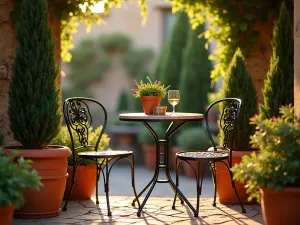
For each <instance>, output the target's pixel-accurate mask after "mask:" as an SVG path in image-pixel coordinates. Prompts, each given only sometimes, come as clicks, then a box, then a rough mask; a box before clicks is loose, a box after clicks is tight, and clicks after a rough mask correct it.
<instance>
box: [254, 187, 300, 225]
mask: <svg viewBox="0 0 300 225" xmlns="http://www.w3.org/2000/svg"><path fill="white" fill-rule="evenodd" d="M259 190H260V194H261V208H262V213H263V218H264V224H265V225H282V224H289V225H298V224H299V215H300V208H299V207H297V205H298V204H299V202H300V187H295V188H283V189H281V190H280V191H278V192H275V191H274V189H269V188H260V189H259Z"/></svg>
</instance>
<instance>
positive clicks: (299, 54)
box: [294, 1, 300, 116]
mask: <svg viewBox="0 0 300 225" xmlns="http://www.w3.org/2000/svg"><path fill="white" fill-rule="evenodd" d="M297 12H298V13H297ZM299 12H300V1H294V62H295V63H294V107H295V114H296V115H297V116H300V64H298V62H299V60H300V13H299Z"/></svg>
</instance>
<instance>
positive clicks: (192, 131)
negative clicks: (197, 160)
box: [177, 126, 211, 151]
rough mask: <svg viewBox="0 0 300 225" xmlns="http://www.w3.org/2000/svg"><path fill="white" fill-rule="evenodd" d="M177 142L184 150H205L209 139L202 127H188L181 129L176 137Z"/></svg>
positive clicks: (208, 144)
mask: <svg viewBox="0 0 300 225" xmlns="http://www.w3.org/2000/svg"><path fill="white" fill-rule="evenodd" d="M177 143H178V145H179V146H180V147H182V148H183V149H184V150H185V151H201V150H207V148H208V147H209V146H210V143H211V142H210V139H209V137H208V134H207V131H206V129H205V128H204V127H200V126H198V127H189V128H187V129H185V130H183V131H182V132H181V133H180V134H179V135H178V137H177Z"/></svg>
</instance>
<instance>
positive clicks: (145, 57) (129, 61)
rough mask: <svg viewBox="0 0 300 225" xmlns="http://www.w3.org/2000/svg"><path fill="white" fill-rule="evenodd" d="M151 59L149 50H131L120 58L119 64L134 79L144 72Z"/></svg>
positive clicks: (151, 54)
mask: <svg viewBox="0 0 300 225" xmlns="http://www.w3.org/2000/svg"><path fill="white" fill-rule="evenodd" d="M152 57H153V51H152V49H150V48H144V49H131V50H129V51H128V52H126V53H124V54H123V55H122V56H121V62H122V64H123V66H124V67H125V69H126V71H127V73H128V74H129V75H131V76H132V77H136V76H137V75H139V74H140V73H142V72H143V71H144V70H145V65H146V64H147V63H148V62H149V61H150V60H151V59H152Z"/></svg>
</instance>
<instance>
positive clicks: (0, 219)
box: [0, 205, 16, 225]
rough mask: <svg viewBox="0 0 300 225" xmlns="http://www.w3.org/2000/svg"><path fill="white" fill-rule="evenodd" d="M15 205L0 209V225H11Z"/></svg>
mask: <svg viewBox="0 0 300 225" xmlns="http://www.w3.org/2000/svg"><path fill="white" fill-rule="evenodd" d="M15 208H16V207H15V205H9V206H6V207H5V208H1V207H0V224H1V225H11V224H12V219H13V213H14V210H15Z"/></svg>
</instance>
